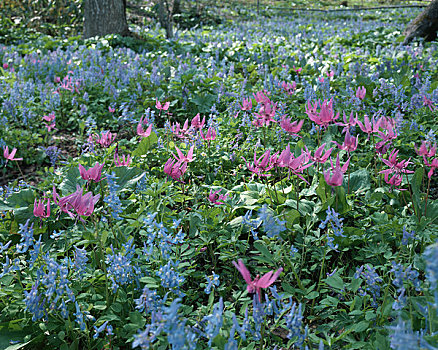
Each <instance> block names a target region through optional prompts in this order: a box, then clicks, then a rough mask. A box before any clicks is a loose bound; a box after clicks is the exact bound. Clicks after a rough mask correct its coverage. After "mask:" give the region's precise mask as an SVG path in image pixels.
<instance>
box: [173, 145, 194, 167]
mask: <svg viewBox="0 0 438 350" xmlns="http://www.w3.org/2000/svg"><path fill="white" fill-rule="evenodd" d="M194 147H195V146H192V147H190V149H189V152H188V153H187V156H185V155H184V154H183V153H182V151H181V150H180V149H179V148H178V147H176V146H175V148H176V152H177V153H178V157H177V156H176V155H175V154H173V153H172V154H173V156H174V157H175V159H176V160H177V161H178V162H179V163H190V162H193V161H194V159H193V150H194Z"/></svg>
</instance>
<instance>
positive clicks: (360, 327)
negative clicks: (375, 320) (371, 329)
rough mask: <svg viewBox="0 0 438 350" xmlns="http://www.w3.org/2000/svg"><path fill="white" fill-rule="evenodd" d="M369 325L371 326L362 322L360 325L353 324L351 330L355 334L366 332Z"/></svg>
mask: <svg viewBox="0 0 438 350" xmlns="http://www.w3.org/2000/svg"><path fill="white" fill-rule="evenodd" d="M369 325H370V323H369V322H367V321H360V322H359V323H355V324H353V325H352V326H351V327H350V329H351V331H353V332H356V333H360V332H363V331H364V330H366V329H367V328H368V326H369Z"/></svg>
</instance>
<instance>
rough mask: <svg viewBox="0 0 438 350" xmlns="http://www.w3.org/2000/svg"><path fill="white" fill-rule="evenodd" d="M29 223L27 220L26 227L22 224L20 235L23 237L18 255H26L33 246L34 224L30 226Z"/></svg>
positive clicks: (18, 245) (18, 246) (18, 248)
mask: <svg viewBox="0 0 438 350" xmlns="http://www.w3.org/2000/svg"><path fill="white" fill-rule="evenodd" d="M29 222H30V220H27V221H26V223H25V224H24V225H23V224H20V229H19V231H18V234H20V235H21V239H20V243H19V244H17V253H26V252H27V250H28V249H29V248H30V247H32V245H33V242H34V238H33V223H32V225H30V226H29Z"/></svg>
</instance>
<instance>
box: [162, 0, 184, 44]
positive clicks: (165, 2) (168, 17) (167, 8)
mask: <svg viewBox="0 0 438 350" xmlns="http://www.w3.org/2000/svg"><path fill="white" fill-rule="evenodd" d="M170 2H171V0H159V1H158V19H159V21H160V25H161V27H162V28H164V29H165V30H166V38H167V39H171V38H173V26H172V24H173V23H172V22H173V8H172V7H171V4H170ZM178 3H179V2H178Z"/></svg>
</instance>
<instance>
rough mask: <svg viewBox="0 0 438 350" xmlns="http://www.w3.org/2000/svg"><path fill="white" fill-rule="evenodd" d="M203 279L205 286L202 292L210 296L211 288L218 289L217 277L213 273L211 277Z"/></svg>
mask: <svg viewBox="0 0 438 350" xmlns="http://www.w3.org/2000/svg"><path fill="white" fill-rule="evenodd" d="M205 278H206V279H207V285H206V286H205V289H204V292H205V293H206V294H210V293H211V288H212V287H219V283H220V282H219V275H217V274H215V273H214V271H213V275H212V276H205Z"/></svg>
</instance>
